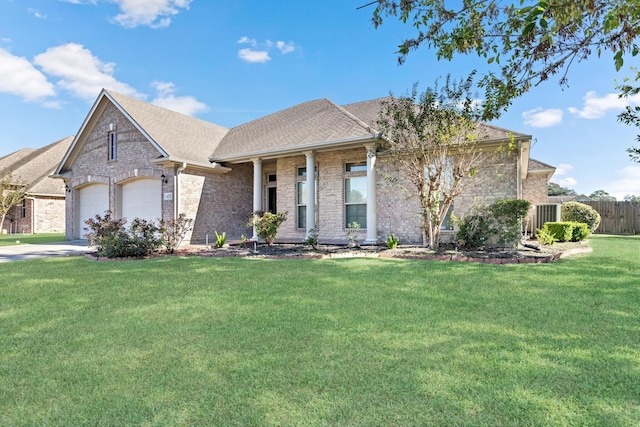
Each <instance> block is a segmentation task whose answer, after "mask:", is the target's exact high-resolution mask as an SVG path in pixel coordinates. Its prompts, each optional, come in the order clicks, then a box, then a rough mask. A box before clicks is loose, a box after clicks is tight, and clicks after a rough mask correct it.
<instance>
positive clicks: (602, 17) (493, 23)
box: [370, 0, 640, 154]
mask: <svg viewBox="0 0 640 427" xmlns="http://www.w3.org/2000/svg"><path fill="white" fill-rule="evenodd" d="M375 3H377V6H376V8H375V10H374V12H373V16H372V20H373V24H374V26H375V27H376V28H377V27H379V26H380V25H382V23H383V21H384V18H385V17H388V16H392V17H397V18H399V19H400V20H401V21H402V22H404V23H407V22H410V23H411V24H412V25H413V27H415V29H416V33H415V35H414V37H410V38H407V39H406V40H404V42H403V43H402V44H401V45H400V46H399V49H398V61H399V63H403V62H404V61H405V59H406V57H407V55H408V54H409V53H410V52H411V51H413V50H416V49H418V47H420V46H421V45H423V44H424V45H426V46H427V47H429V48H433V49H435V52H436V57H437V58H438V59H447V60H451V59H453V57H454V56H457V55H460V54H462V55H465V54H470V53H475V54H476V55H478V56H479V57H482V58H486V59H487V62H488V64H491V65H490V67H496V68H490V69H489V71H488V72H487V73H486V74H485V75H484V76H483V78H482V79H481V81H480V86H481V87H483V88H484V89H485V100H484V101H485V104H484V111H483V119H484V120H492V119H495V118H497V117H499V116H500V114H501V113H502V112H503V111H505V110H506V109H507V108H508V106H509V105H510V104H511V102H512V101H513V100H514V99H515V98H517V97H519V96H521V95H522V94H524V93H525V92H527V91H528V90H529V89H531V87H533V86H535V85H538V84H540V83H542V82H544V81H545V80H548V79H549V78H550V77H551V76H554V75H558V76H559V83H560V85H561V86H566V85H567V84H568V78H567V76H568V72H569V69H570V67H571V65H572V64H574V63H576V62H580V61H583V60H586V59H588V58H589V57H592V56H593V55H597V56H600V55H601V54H602V53H603V52H607V51H608V52H610V53H611V54H612V56H613V62H614V66H615V68H616V70H620V68H621V67H622V66H623V64H624V58H625V56H628V55H631V56H636V55H637V54H638V52H639V51H640V50H639V48H638V46H637V45H636V43H635V42H636V39H637V38H638V34H639V32H640V0H575V1H556V2H549V1H548V0H533V1H531V0H521V1H520V2H516V3H508V2H506V3H505V2H502V1H500V0H461V1H460V2H449V1H446V0H378V1H376V2H372V3H370V4H375ZM639 123H640V122H639ZM633 150H634V151H633V152H634V153H636V154H638V151H637V149H633Z"/></svg>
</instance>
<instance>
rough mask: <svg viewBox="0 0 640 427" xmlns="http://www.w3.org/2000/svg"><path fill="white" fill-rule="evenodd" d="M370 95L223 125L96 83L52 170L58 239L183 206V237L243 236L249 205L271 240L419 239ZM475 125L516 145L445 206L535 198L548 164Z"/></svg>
mask: <svg viewBox="0 0 640 427" xmlns="http://www.w3.org/2000/svg"><path fill="white" fill-rule="evenodd" d="M381 101H382V99H378V100H372V101H365V102H360V103H354V104H349V105H343V106H340V105H337V104H335V103H333V102H332V101H330V100H328V99H319V100H315V101H309V102H305V103H302V104H299V105H296V106H293V107H291V108H288V109H285V110H282V111H279V112H276V113H273V114H270V115H267V116H265V117H262V118H259V119H256V120H253V121H251V122H248V123H245V124H243V125H240V126H237V127H234V128H232V129H226V128H223V127H220V126H217V125H214V124H212V123H208V122H204V121H202V120H198V119H195V118H192V117H188V116H184V115H182V114H179V113H176V112H172V111H169V110H166V109H163V108H161V107H158V106H155V105H151V104H148V103H146V102H143V101H140V100H137V99H133V98H129V97H126V96H123V95H120V94H117V93H114V92H111V91H107V90H103V91H102V92H101V93H100V95H99V96H98V99H97V100H96V102H95V103H94V105H93V107H92V108H91V110H90V112H89V114H88V115H87V118H86V119H85V121H84V122H83V124H82V126H81V128H80V131H79V132H78V135H77V136H76V137H75V139H74V141H73V143H72V144H71V146H70V148H69V150H68V151H67V153H66V154H65V156H64V158H63V159H62V161H61V163H60V165H59V166H58V168H57V170H56V172H55V176H57V177H59V178H62V179H63V180H64V181H65V183H66V185H67V186H68V187H69V188H70V193H68V197H67V201H66V210H67V223H66V230H67V237H68V238H78V237H82V236H83V234H84V231H83V229H84V220H86V219H87V218H89V217H92V216H94V215H95V214H97V213H103V212H104V211H105V210H107V209H109V210H111V211H112V212H114V213H115V214H116V215H117V216H118V217H126V218H129V219H131V218H133V217H136V216H137V217H141V218H145V219H156V218H163V219H170V218H173V217H175V216H176V215H177V214H179V213H185V214H186V215H187V216H188V217H191V218H193V219H194V221H195V222H194V230H193V233H192V235H191V236H189V238H190V241H191V242H193V243H198V242H203V241H204V240H205V238H206V236H207V235H210V236H212V235H213V234H214V231H218V232H222V231H225V232H227V234H228V235H229V236H230V237H231V238H239V237H240V236H241V235H242V234H244V235H246V236H251V233H252V231H251V230H250V229H248V228H247V227H246V223H247V221H248V219H249V217H250V215H251V212H253V211H262V210H269V211H286V212H288V219H287V221H286V222H285V223H284V224H283V225H282V226H281V228H280V230H279V233H278V238H279V240H280V241H295V242H299V241H301V240H302V239H304V237H305V236H306V235H307V234H308V233H309V231H310V230H311V229H313V230H315V231H316V232H317V233H318V237H319V240H320V242H345V241H346V234H345V228H346V225H347V224H348V223H349V222H352V221H357V222H358V223H360V224H361V225H362V230H361V241H364V242H365V243H371V244H372V243H376V242H380V241H384V239H386V237H387V235H388V234H389V233H390V232H392V233H393V234H394V235H397V236H399V237H400V239H401V241H402V242H419V241H421V238H422V233H421V230H420V222H419V220H418V217H417V202H415V201H413V200H410V199H406V198H405V197H403V196H400V195H399V194H398V192H397V191H395V190H394V189H393V188H391V187H390V186H389V184H388V183H387V180H385V179H384V176H385V175H388V174H389V173H393V171H391V170H389V168H388V165H387V164H386V163H385V160H384V158H382V157H379V156H378V154H377V151H376V147H377V143H378V142H379V138H380V136H379V132H378V131H377V130H376V127H375V123H376V120H377V117H378V112H379V109H380V103H381ZM482 131H483V132H482V133H483V144H484V146H485V147H486V149H498V148H499V147H501V146H503V145H504V144H505V143H507V142H512V143H515V145H516V147H517V148H516V149H514V150H511V151H508V152H505V153H503V154H501V155H499V156H497V157H496V160H495V161H493V162H492V163H491V164H487V165H485V167H483V169H482V171H481V173H485V174H490V175H491V178H492V179H489V180H485V181H483V182H484V183H483V184H482V186H476V187H473V186H472V187H470V189H469V191H468V192H467V193H464V194H462V195H461V196H460V197H459V198H457V199H456V201H455V206H454V213H455V214H456V215H458V216H461V215H463V214H464V212H465V211H466V210H467V209H468V208H469V207H470V206H472V205H473V204H476V203H480V204H483V203H490V202H491V201H493V200H496V199H498V198H525V199H527V200H530V201H532V202H534V203H535V202H537V201H538V200H542V199H543V197H544V200H546V192H547V188H546V185H547V181H548V179H549V178H550V177H551V175H552V174H553V171H554V169H553V168H552V167H546V166H547V165H544V164H543V163H540V162H535V161H533V160H531V159H530V158H529V149H530V143H531V136H529V135H524V134H521V133H516V132H510V131H507V130H505V129H500V128H497V127H494V126H490V125H486V124H483V125H482ZM310 171H314V172H313V174H312V173H311V172H310ZM310 176H314V178H315V179H314V185H308V184H307V180H308V177H310ZM372 224H373V226H371V225H372ZM448 233H449V236H453V231H448Z"/></svg>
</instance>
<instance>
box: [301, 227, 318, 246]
mask: <svg viewBox="0 0 640 427" xmlns="http://www.w3.org/2000/svg"><path fill="white" fill-rule="evenodd" d="M302 244H304V245H307V246H311V247H312V248H313V249H316V248H317V246H318V233H316V230H314V229H313V228H312V229H311V230H309V235H308V236H307V238H306V239H304V240H303V241H302Z"/></svg>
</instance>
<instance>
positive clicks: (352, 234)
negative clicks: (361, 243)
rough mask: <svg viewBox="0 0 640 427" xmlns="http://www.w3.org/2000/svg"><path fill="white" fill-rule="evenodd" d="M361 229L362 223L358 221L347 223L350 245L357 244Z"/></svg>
mask: <svg viewBox="0 0 640 427" xmlns="http://www.w3.org/2000/svg"><path fill="white" fill-rule="evenodd" d="M359 230H360V224H358V223H357V222H356V221H353V222H350V223H349V224H347V242H348V243H349V246H357V244H358V231H359Z"/></svg>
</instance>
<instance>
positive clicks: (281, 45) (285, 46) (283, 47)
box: [276, 41, 296, 55]
mask: <svg viewBox="0 0 640 427" xmlns="http://www.w3.org/2000/svg"><path fill="white" fill-rule="evenodd" d="M276 46H277V47H278V49H280V52H282V54H283V55H286V54H287V53H291V52H293V51H294V50H296V47H295V46H294V44H293V42H289V43H285V42H283V41H277V42H276Z"/></svg>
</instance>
